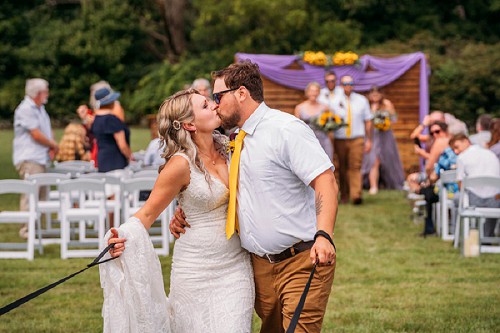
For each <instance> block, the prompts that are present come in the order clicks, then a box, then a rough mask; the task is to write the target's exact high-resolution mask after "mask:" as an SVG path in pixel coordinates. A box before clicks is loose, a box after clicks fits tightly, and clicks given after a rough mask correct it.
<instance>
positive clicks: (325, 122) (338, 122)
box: [313, 111, 347, 132]
mask: <svg viewBox="0 0 500 333" xmlns="http://www.w3.org/2000/svg"><path fill="white" fill-rule="evenodd" d="M313 124H314V125H315V126H316V127H317V128H318V129H320V130H322V131H323V132H331V131H335V130H338V129H339V128H341V127H343V126H347V124H346V123H345V122H344V120H343V119H342V118H340V117H339V116H338V115H336V114H333V113H332V112H330V111H325V112H323V113H322V114H320V115H319V116H318V117H317V118H316V119H315V120H314V122H313Z"/></svg>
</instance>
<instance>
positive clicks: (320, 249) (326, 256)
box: [309, 237, 337, 266]
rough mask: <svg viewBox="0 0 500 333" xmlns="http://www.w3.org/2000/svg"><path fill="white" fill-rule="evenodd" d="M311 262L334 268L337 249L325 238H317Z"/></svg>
mask: <svg viewBox="0 0 500 333" xmlns="http://www.w3.org/2000/svg"><path fill="white" fill-rule="evenodd" d="M309 256H310V258H311V262H312V263H313V265H314V263H315V262H316V261H318V263H319V265H320V266H332V265H335V262H336V258H337V254H336V253H335V248H334V247H333V245H332V244H330V242H329V241H328V239H326V238H324V237H318V238H316V242H314V245H313V247H312V248H311V252H310V254H309Z"/></svg>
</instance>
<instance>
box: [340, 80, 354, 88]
mask: <svg viewBox="0 0 500 333" xmlns="http://www.w3.org/2000/svg"><path fill="white" fill-rule="evenodd" d="M342 85H343V86H351V87H352V86H353V85H354V82H352V81H351V82H342Z"/></svg>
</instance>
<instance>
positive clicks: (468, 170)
mask: <svg viewBox="0 0 500 333" xmlns="http://www.w3.org/2000/svg"><path fill="white" fill-rule="evenodd" d="M450 147H451V148H453V151H454V152H455V154H457V155H458V157H457V180H458V181H462V180H463V179H464V178H466V177H474V176H493V177H499V176H500V162H499V161H498V158H497V156H496V155H495V153H493V152H492V151H491V150H489V149H486V148H482V147H480V146H479V145H473V144H471V142H470V140H469V138H467V136H466V135H465V134H463V133H460V134H457V135H455V136H453V137H452V138H451V140H450ZM468 194H469V204H470V205H471V206H476V207H491V208H500V200H499V199H498V198H497V195H498V194H499V192H498V189H496V188H492V187H488V186H485V187H481V188H471V189H470V191H469V193H468ZM496 223H497V220H496V219H486V222H485V224H484V236H486V237H494V236H495V226H496Z"/></svg>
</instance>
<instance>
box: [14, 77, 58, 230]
mask: <svg viewBox="0 0 500 333" xmlns="http://www.w3.org/2000/svg"><path fill="white" fill-rule="evenodd" d="M25 92H26V96H25V97H24V99H23V101H22V102H21V103H20V104H19V105H18V107H17V108H16V111H15V112H14V142H13V145H12V160H13V163H14V166H15V167H16V170H17V172H18V173H19V177H20V178H21V179H25V178H26V175H34V174H37V173H43V172H45V170H46V167H47V164H48V163H49V162H50V156H49V152H50V153H51V154H52V157H53V156H55V154H57V151H58V150H59V146H58V144H57V142H55V141H54V137H53V133H52V128H51V125H50V118H49V115H48V114H47V111H45V107H44V105H45V104H46V103H47V100H48V98H49V83H48V82H47V81H46V80H44V79H39V78H36V79H29V80H26V89H25ZM43 193H44V191H41V192H40V195H43ZM20 210H22V211H26V210H28V198H27V197H26V196H21V200H20ZM19 235H20V236H21V237H22V238H26V237H27V235H28V228H27V226H24V227H22V228H21V230H20V231H19Z"/></svg>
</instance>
